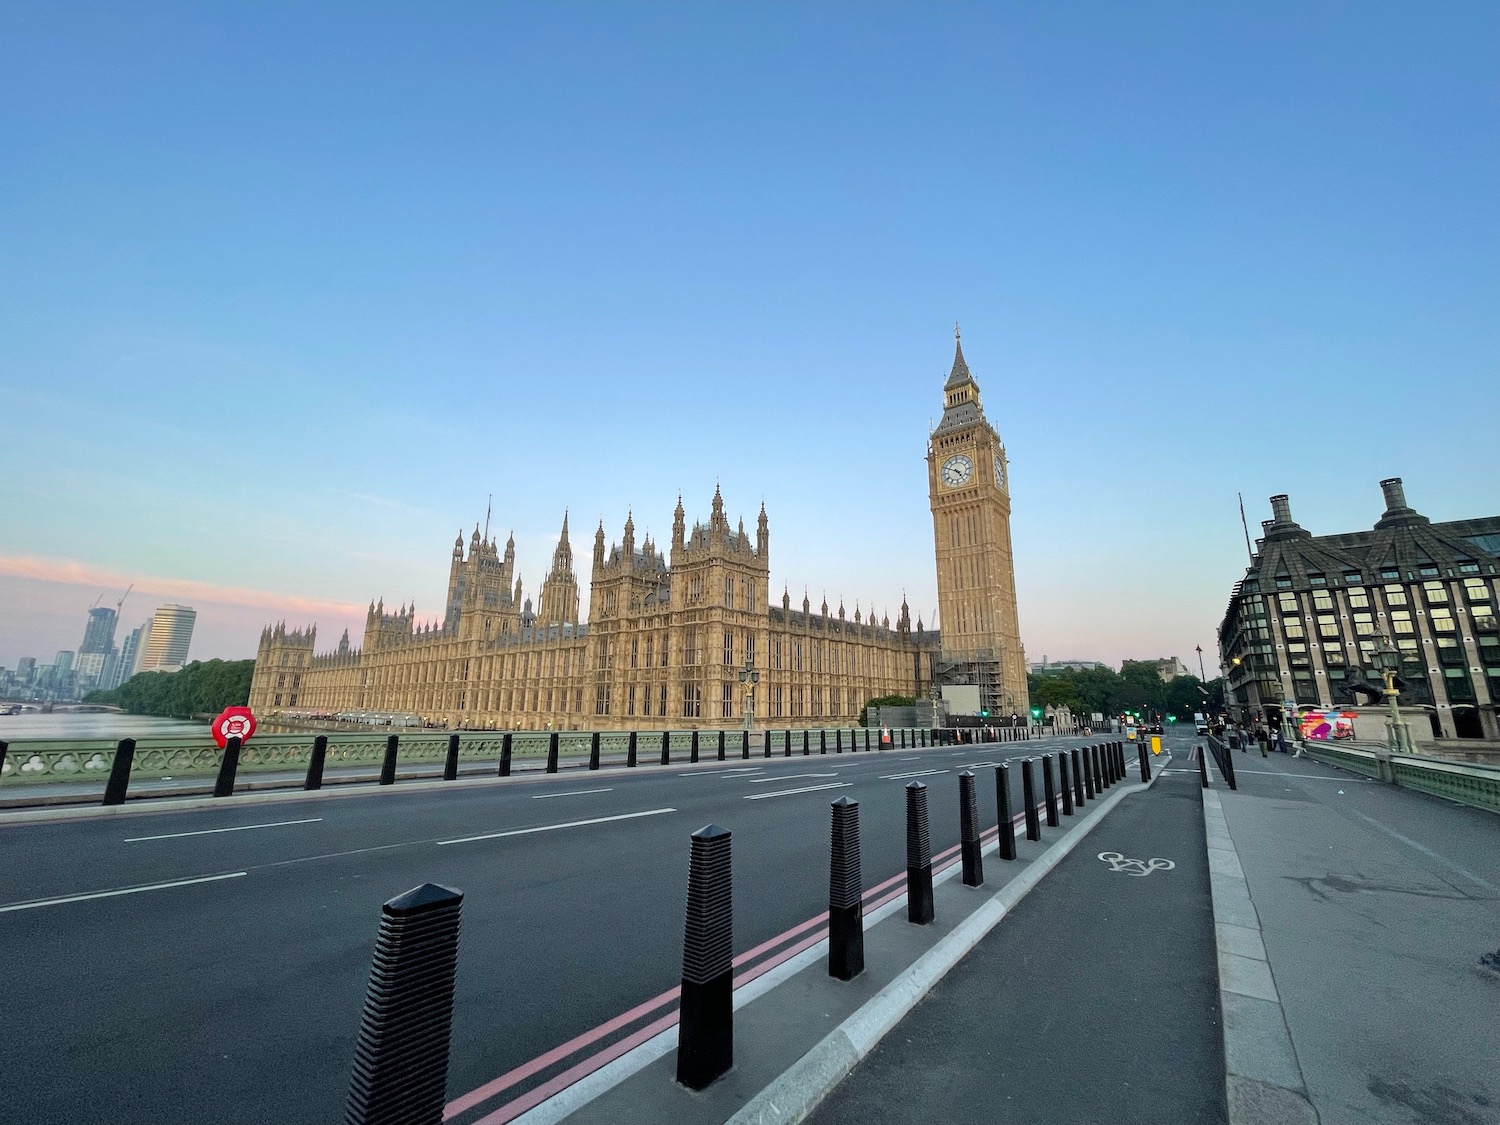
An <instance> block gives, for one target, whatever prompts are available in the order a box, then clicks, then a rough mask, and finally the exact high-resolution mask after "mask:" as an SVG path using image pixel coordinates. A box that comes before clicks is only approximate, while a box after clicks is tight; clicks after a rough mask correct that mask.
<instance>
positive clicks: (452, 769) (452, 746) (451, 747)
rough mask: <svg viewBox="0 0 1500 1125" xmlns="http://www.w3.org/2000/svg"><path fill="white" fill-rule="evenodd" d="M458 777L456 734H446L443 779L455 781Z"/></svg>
mask: <svg viewBox="0 0 1500 1125" xmlns="http://www.w3.org/2000/svg"><path fill="white" fill-rule="evenodd" d="M457 778H458V735H456V734H450V735H449V736H448V756H447V757H446V758H444V759H443V780H444V781H455V780H457Z"/></svg>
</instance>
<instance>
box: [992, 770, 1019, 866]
mask: <svg viewBox="0 0 1500 1125" xmlns="http://www.w3.org/2000/svg"><path fill="white" fill-rule="evenodd" d="M995 808H996V810H997V811H998V812H999V814H1000V824H999V827H1000V839H999V846H1000V858H1001V859H1015V858H1016V814H1015V813H1013V812H1011V810H1010V767H1009V766H996V767H995Z"/></svg>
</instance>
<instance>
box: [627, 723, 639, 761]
mask: <svg viewBox="0 0 1500 1125" xmlns="http://www.w3.org/2000/svg"><path fill="white" fill-rule="evenodd" d="M636 733H637V732H636V731H631V732H630V738H629V740H628V741H627V742H626V743H625V765H626V767H627V768H629V769H634V768H635V766H636V763H637V762H638V761H639V760H640V747H639V745H638V741H637V739H636Z"/></svg>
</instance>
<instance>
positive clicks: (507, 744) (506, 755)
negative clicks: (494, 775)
mask: <svg viewBox="0 0 1500 1125" xmlns="http://www.w3.org/2000/svg"><path fill="white" fill-rule="evenodd" d="M512 738H513V736H512V735H511V732H510V731H506V732H505V733H504V734H502V735H501V736H500V772H499V776H500V777H509V776H510V762H511V753H512V750H513V746H512Z"/></svg>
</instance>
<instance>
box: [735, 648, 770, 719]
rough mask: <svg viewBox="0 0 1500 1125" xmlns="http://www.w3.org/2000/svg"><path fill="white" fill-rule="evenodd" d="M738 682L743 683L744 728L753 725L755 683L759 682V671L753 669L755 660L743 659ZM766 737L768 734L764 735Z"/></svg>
mask: <svg viewBox="0 0 1500 1125" xmlns="http://www.w3.org/2000/svg"><path fill="white" fill-rule="evenodd" d="M740 683H742V684H744V685H745V729H746V730H750V729H751V728H752V727H754V726H755V685H756V684H758V683H760V673H759V672H757V671H756V670H755V661H753V660H747V661H745V666H744V667H743V668H741V669H740ZM766 737H767V738H769V737H770V735H767V736H766Z"/></svg>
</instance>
